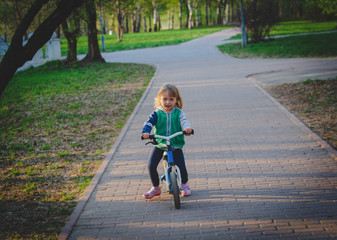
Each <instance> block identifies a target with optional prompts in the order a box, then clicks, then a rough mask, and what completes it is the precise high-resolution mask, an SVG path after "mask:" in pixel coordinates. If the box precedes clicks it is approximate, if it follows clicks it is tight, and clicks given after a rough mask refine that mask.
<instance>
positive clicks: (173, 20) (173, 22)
mask: <svg viewBox="0 0 337 240" xmlns="http://www.w3.org/2000/svg"><path fill="white" fill-rule="evenodd" d="M171 22H172V29H174V24H175V19H174V7H172V19H171Z"/></svg>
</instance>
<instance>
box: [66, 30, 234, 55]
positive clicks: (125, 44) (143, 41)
mask: <svg viewBox="0 0 337 240" xmlns="http://www.w3.org/2000/svg"><path fill="white" fill-rule="evenodd" d="M230 27H232V26H226V27H205V28H203V27H202V28H194V29H192V30H188V29H174V30H162V31H159V32H150V33H149V32H140V33H127V34H124V35H123V41H121V42H118V41H117V35H105V36H104V37H105V49H106V52H114V51H120V50H129V49H138V48H148V47H158V46H165V45H173V44H179V43H182V42H186V41H189V40H192V39H194V38H198V37H202V36H205V35H207V34H211V33H214V32H218V31H221V30H224V29H226V28H230ZM97 39H98V42H99V45H100V49H102V48H101V36H98V37H97ZM77 45H78V46H77V53H78V54H86V53H87V49H88V42H87V37H79V38H78V43H77ZM67 51H68V49H67V41H66V39H64V38H63V39H61V54H62V56H66V55H67Z"/></svg>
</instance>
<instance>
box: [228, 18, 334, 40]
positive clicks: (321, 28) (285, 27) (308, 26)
mask: <svg viewBox="0 0 337 240" xmlns="http://www.w3.org/2000/svg"><path fill="white" fill-rule="evenodd" d="M336 26H337V22H336V21H328V22H312V21H287V22H280V23H277V24H275V25H274V26H273V27H272V29H271V31H270V36H278V35H288V34H299V33H311V32H325V31H334V30H337V29H336ZM234 39H241V34H237V35H235V36H233V37H231V38H230V40H234Z"/></svg>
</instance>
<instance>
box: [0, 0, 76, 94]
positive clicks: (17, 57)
mask: <svg viewBox="0 0 337 240" xmlns="http://www.w3.org/2000/svg"><path fill="white" fill-rule="evenodd" d="M47 2H48V0H36V1H35V2H34V3H33V4H32V6H31V7H30V9H29V10H28V12H27V13H26V15H25V16H24V18H23V20H22V21H21V22H20V24H19V25H18V27H17V29H16V31H15V33H14V36H13V38H12V42H11V45H10V46H9V48H8V50H7V52H6V54H5V56H4V57H3V59H2V62H1V64H0V94H2V92H3V91H4V90H5V88H6V86H7V85H8V83H9V82H10V80H11V79H12V78H13V76H14V74H15V72H16V70H17V69H18V68H19V67H21V66H22V65H23V64H24V63H25V62H26V61H28V60H31V59H32V58H33V57H34V55H35V53H36V52H37V51H38V50H39V49H40V48H41V47H42V46H43V45H44V44H45V43H46V42H48V40H49V39H50V38H51V36H52V34H53V33H54V31H55V29H56V28H57V27H58V26H59V25H60V24H61V23H62V22H63V21H64V20H65V19H66V18H67V17H68V16H69V15H70V13H71V12H72V10H74V9H75V8H77V7H79V6H80V5H81V4H82V3H83V0H61V1H60V2H59V3H58V6H57V8H56V9H55V10H54V11H53V12H52V13H51V14H50V15H49V16H48V17H47V18H46V20H44V21H43V22H42V23H41V24H40V25H39V26H38V28H37V29H36V31H35V32H34V34H33V36H32V37H31V38H30V39H29V40H28V42H27V44H26V45H25V46H22V39H23V36H25V33H26V31H27V29H28V27H29V26H30V24H31V22H32V21H33V19H34V17H35V16H36V15H37V14H38V13H39V11H40V10H41V8H42V7H43V5H44V4H46V3H47Z"/></svg>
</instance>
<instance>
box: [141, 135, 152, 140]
mask: <svg viewBox="0 0 337 240" xmlns="http://www.w3.org/2000/svg"><path fill="white" fill-rule="evenodd" d="M140 138H141V139H142V140H145V138H143V137H142V136H140ZM154 138H155V137H154V135H149V139H154Z"/></svg>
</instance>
